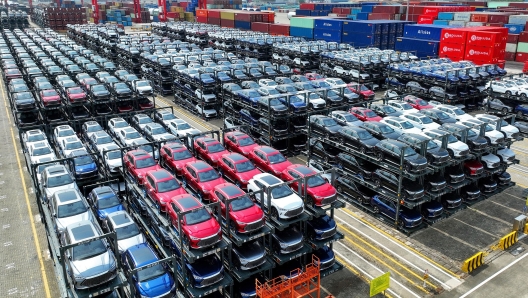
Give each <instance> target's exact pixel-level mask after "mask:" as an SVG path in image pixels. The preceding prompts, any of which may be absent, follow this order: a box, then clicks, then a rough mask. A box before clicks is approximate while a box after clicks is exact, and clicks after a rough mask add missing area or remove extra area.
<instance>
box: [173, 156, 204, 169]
mask: <svg viewBox="0 0 528 298" xmlns="http://www.w3.org/2000/svg"><path fill="white" fill-rule="evenodd" d="M195 161H197V159H196V158H194V157H191V158H187V159H181V160H171V161H170V163H171V164H173V165H174V166H175V167H177V168H178V166H179V168H180V169H182V168H183V166H184V165H185V164H187V163H189V162H195Z"/></svg>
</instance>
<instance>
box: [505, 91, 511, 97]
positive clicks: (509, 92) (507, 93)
mask: <svg viewBox="0 0 528 298" xmlns="http://www.w3.org/2000/svg"><path fill="white" fill-rule="evenodd" d="M504 93H505V94H506V95H508V96H511V95H512V93H511V91H509V90H508V91H506V92H504Z"/></svg>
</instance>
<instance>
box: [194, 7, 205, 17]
mask: <svg viewBox="0 0 528 298" xmlns="http://www.w3.org/2000/svg"><path fill="white" fill-rule="evenodd" d="M196 16H197V17H207V9H197V10H196Z"/></svg>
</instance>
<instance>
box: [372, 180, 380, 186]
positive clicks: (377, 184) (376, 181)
mask: <svg viewBox="0 0 528 298" xmlns="http://www.w3.org/2000/svg"><path fill="white" fill-rule="evenodd" d="M372 182H373V183H374V187H376V188H381V181H380V180H379V179H378V178H374V179H372Z"/></svg>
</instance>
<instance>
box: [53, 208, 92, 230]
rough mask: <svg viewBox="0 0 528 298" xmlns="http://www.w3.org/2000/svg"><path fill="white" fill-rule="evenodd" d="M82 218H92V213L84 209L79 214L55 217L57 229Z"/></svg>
mask: <svg viewBox="0 0 528 298" xmlns="http://www.w3.org/2000/svg"><path fill="white" fill-rule="evenodd" d="M83 220H92V213H91V212H89V211H86V212H84V213H81V214H77V215H74V216H70V217H64V218H57V220H56V221H57V227H58V228H59V229H65V228H66V227H67V226H69V225H71V224H74V223H77V222H80V221H83Z"/></svg>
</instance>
